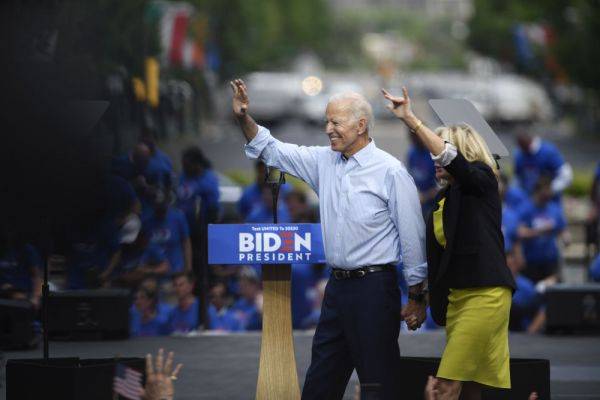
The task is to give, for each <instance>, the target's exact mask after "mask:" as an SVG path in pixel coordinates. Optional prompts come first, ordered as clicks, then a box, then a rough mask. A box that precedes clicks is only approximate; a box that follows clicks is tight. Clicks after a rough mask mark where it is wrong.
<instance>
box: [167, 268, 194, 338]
mask: <svg viewBox="0 0 600 400" xmlns="http://www.w3.org/2000/svg"><path fill="white" fill-rule="evenodd" d="M194 283H195V282H194V278H193V277H192V276H191V274H186V273H183V272H179V273H177V274H175V275H174V276H173V288H174V290H175V295H176V296H177V304H176V305H175V307H173V309H172V310H171V313H170V314H169V318H168V321H167V329H166V330H167V333H187V332H192V331H195V330H197V329H198V325H199V322H198V321H199V312H200V309H199V307H200V302H199V301H198V299H197V298H196V297H195V296H194Z"/></svg>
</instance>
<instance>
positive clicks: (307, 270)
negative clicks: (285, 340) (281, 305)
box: [291, 264, 316, 329]
mask: <svg viewBox="0 0 600 400" xmlns="http://www.w3.org/2000/svg"><path fill="white" fill-rule="evenodd" d="M315 276H316V274H315V273H314V271H313V264H292V287H291V290H292V293H291V297H292V326H293V328H294V329H299V328H302V322H303V321H304V320H305V319H306V317H308V316H309V314H310V313H311V312H312V303H313V302H312V298H311V296H310V291H311V290H313V289H314V286H315V285H316V279H315Z"/></svg>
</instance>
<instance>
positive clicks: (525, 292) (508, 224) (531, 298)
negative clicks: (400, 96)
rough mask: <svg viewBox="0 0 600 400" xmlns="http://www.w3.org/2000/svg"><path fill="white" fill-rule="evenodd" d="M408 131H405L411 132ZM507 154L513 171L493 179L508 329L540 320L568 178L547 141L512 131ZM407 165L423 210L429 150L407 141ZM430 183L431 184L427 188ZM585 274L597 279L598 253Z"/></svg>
mask: <svg viewBox="0 0 600 400" xmlns="http://www.w3.org/2000/svg"><path fill="white" fill-rule="evenodd" d="M412 136H413V135H411V137H412ZM517 143H518V147H517V149H516V150H515V152H514V154H513V160H514V176H513V179H512V181H509V179H508V178H507V176H505V175H503V176H502V177H501V180H500V182H499V189H500V195H501V197H502V203H503V208H502V232H503V234H504V244H505V251H506V259H507V264H508V267H509V268H510V270H511V271H512V273H513V275H514V277H515V281H516V283H517V290H516V292H515V294H514V296H513V305H512V311H511V324H510V327H511V329H513V330H519V331H529V332H537V331H539V330H540V329H541V328H542V327H543V323H544V318H545V315H544V293H545V289H546V288H547V287H548V286H550V285H553V284H554V283H556V282H558V280H559V267H560V264H561V262H562V257H561V252H560V247H561V246H560V245H559V242H560V241H561V239H562V236H563V235H564V234H565V232H566V226H567V222H566V218H565V213H564V209H563V205H562V193H563V191H564V190H565V189H566V188H567V187H568V186H569V185H570V184H571V182H572V170H571V167H570V165H569V164H568V163H566V162H565V160H564V159H563V157H562V155H561V154H560V152H559V151H558V149H557V148H556V146H554V145H553V144H552V143H550V142H548V141H546V140H542V139H541V138H539V137H536V136H532V135H530V134H528V133H527V132H526V131H519V132H517ZM407 167H408V170H409V172H410V173H411V175H412V176H413V179H414V180H415V184H416V186H417V188H418V190H419V192H420V194H421V203H422V206H423V209H424V213H425V214H426V212H427V210H429V209H431V207H432V204H431V199H432V198H433V196H434V195H435V190H436V189H435V188H437V186H436V182H435V170H434V164H433V162H432V161H431V156H430V155H429V154H428V152H427V151H426V150H425V149H424V148H423V146H422V145H420V144H419V143H418V142H416V141H413V144H412V147H411V149H410V150H409V153H408V157H407ZM599 182H600V163H599V164H598V168H597V170H596V173H595V178H594V186H593V190H592V215H591V217H590V219H592V220H593V219H595V222H593V221H592V225H593V226H594V227H595V229H596V232H597V229H598V215H599V214H600V213H599V212H598V210H600V184H599ZM432 188H433V189H432ZM590 278H591V279H593V280H597V281H600V255H598V256H597V257H596V259H595V260H594V262H593V263H592V265H591V268H590Z"/></svg>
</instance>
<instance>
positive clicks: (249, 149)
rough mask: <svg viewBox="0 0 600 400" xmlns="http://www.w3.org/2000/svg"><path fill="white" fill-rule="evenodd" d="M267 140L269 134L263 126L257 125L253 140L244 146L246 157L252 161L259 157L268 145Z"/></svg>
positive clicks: (269, 137)
mask: <svg viewBox="0 0 600 400" xmlns="http://www.w3.org/2000/svg"><path fill="white" fill-rule="evenodd" d="M269 139H271V132H269V130H268V129H267V128H265V127H264V126H260V125H258V132H256V136H254V139H252V140H251V141H250V143H247V144H246V145H244V151H245V153H246V156H247V157H248V158H253V159H256V158H258V157H260V154H261V153H262V152H263V150H264V149H265V147H267V145H268V144H269Z"/></svg>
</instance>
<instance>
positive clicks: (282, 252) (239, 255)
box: [208, 224, 325, 264]
mask: <svg viewBox="0 0 600 400" xmlns="http://www.w3.org/2000/svg"><path fill="white" fill-rule="evenodd" d="M324 262H325V251H324V250H323V240H322V236H321V225H320V224H210V225H208V263H209V264H317V263H324Z"/></svg>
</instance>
